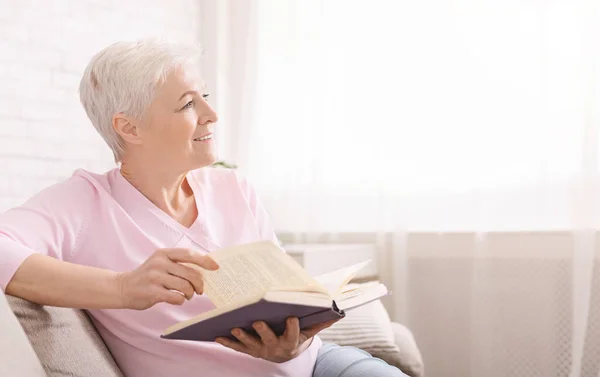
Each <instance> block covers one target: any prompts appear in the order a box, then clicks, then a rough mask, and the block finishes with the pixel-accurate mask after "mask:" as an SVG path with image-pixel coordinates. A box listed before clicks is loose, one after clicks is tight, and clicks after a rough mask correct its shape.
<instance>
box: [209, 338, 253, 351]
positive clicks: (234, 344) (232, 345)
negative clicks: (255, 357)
mask: <svg viewBox="0 0 600 377" xmlns="http://www.w3.org/2000/svg"><path fill="white" fill-rule="evenodd" d="M215 342H217V343H219V344H220V345H222V346H225V347H229V348H231V349H233V350H236V351H238V352H243V353H246V354H249V350H248V348H247V347H246V346H245V345H243V344H242V343H238V342H234V341H233V340H231V339H227V338H217V339H215Z"/></svg>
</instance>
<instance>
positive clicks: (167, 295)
mask: <svg viewBox="0 0 600 377" xmlns="http://www.w3.org/2000/svg"><path fill="white" fill-rule="evenodd" d="M160 301H162V302H166V303H168V304H171V305H183V303H184V302H185V297H183V296H182V295H181V294H179V293H177V292H171V291H164V292H163V294H162V298H161V300H160Z"/></svg>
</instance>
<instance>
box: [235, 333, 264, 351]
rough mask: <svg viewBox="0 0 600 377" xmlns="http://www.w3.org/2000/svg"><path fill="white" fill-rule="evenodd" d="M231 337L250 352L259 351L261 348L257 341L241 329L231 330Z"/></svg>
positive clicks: (259, 342)
mask: <svg viewBox="0 0 600 377" xmlns="http://www.w3.org/2000/svg"><path fill="white" fill-rule="evenodd" d="M231 335H233V336H235V338H236V339H237V340H239V341H240V343H242V344H243V345H244V346H245V347H247V348H248V349H249V351H251V350H260V349H261V348H262V343H261V341H260V340H259V339H257V338H255V337H253V336H252V335H250V334H248V333H247V332H245V331H244V330H242V329H233V330H231Z"/></svg>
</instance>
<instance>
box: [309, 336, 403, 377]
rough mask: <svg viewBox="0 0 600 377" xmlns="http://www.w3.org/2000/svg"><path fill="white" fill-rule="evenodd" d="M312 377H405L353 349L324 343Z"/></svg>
mask: <svg viewBox="0 0 600 377" xmlns="http://www.w3.org/2000/svg"><path fill="white" fill-rule="evenodd" d="M313 377H407V376H406V374H404V373H402V372H401V371H400V369H398V368H396V367H393V366H390V365H388V364H387V363H386V362H385V361H383V360H381V359H378V358H376V357H373V356H371V355H369V354H368V353H367V352H365V351H363V350H361V349H358V348H354V347H340V346H338V345H337V344H331V343H325V344H323V346H321V349H320V350H319V355H318V356H317V362H316V364H315V369H314V371H313Z"/></svg>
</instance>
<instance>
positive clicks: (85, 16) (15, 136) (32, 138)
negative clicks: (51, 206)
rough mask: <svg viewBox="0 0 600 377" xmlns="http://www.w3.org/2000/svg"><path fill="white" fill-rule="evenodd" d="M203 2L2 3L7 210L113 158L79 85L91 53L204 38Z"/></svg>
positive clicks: (0, 160)
mask: <svg viewBox="0 0 600 377" xmlns="http://www.w3.org/2000/svg"><path fill="white" fill-rule="evenodd" d="M198 3H199V1H198V0H168V1H167V0H127V1H122V0H37V1H36V0H0V211H3V210H5V209H8V208H10V207H12V206H15V205H18V204H20V203H22V202H23V201H24V200H26V199H27V198H28V197H29V196H31V195H32V194H33V193H35V192H37V191H39V190H40V189H41V188H43V187H46V186H48V185H50V184H53V183H55V182H57V181H59V180H62V179H64V178H67V177H69V176H70V175H71V174H72V173H73V171H74V170H75V169H77V168H84V169H88V170H91V171H95V172H104V171H105V170H107V169H109V168H112V167H114V166H115V165H114V162H113V161H112V155H111V153H110V151H109V149H108V147H107V146H106V145H105V144H104V141H103V140H102V138H101V137H100V136H99V135H98V134H97V133H96V131H95V129H94V128H93V127H92V125H91V123H90V122H89V120H88V119H87V116H86V115H85V112H84V110H83V108H82V106H81V104H80V102H79V97H78V93H77V87H78V85H79V79H80V77H81V74H82V72H83V70H84V69H85V65H86V64H87V62H88V60H89V59H90V58H91V56H92V55H93V54H94V53H95V52H97V51H98V50H100V49H101V48H103V47H105V46H106V45H108V44H110V43H113V42H115V41H118V40H123V39H135V38H139V37H144V36H152V35H164V36H170V37H176V38H179V39H182V40H187V41H196V40H198V39H199V27H200V25H199V22H198V20H199V19H200V14H199V13H200V12H199V4H198Z"/></svg>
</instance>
